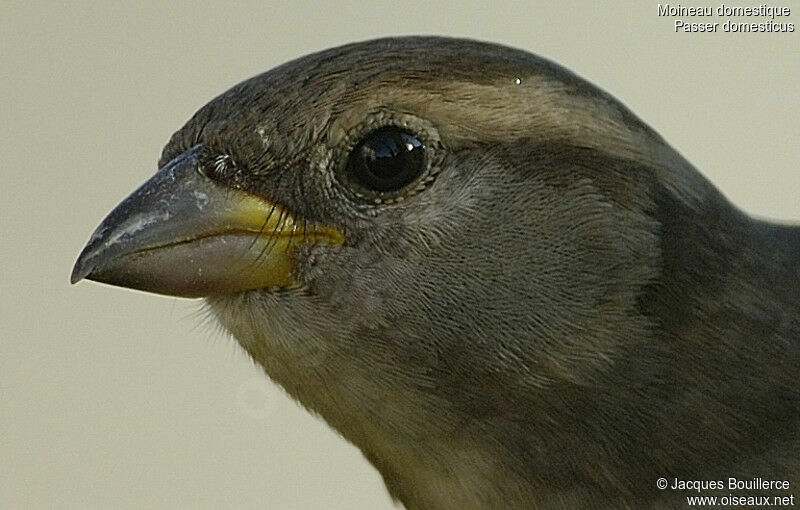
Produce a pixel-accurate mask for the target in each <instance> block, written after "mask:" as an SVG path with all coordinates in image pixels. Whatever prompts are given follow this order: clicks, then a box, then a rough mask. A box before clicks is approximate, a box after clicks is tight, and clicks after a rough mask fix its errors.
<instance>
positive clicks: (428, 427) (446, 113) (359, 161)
mask: <svg viewBox="0 0 800 510" xmlns="http://www.w3.org/2000/svg"><path fill="white" fill-rule="evenodd" d="M799 250H800V228H798V227H793V226H780V225H776V224H771V223H767V222H765V221H761V220H756V219H754V218H751V217H749V216H748V215H746V214H744V213H743V212H741V211H739V210H738V209H736V208H735V207H734V206H732V205H731V204H730V203H729V202H728V201H727V200H726V199H725V198H724V197H723V196H722V195H721V194H720V193H719V192H718V191H717V190H716V189H715V188H714V187H713V186H712V185H711V184H710V183H709V182H708V181H706V180H705V179H704V178H703V177H702V176H701V175H700V173H699V172H697V170H695V169H694V168H693V167H692V166H691V165H690V164H689V163H688V162H687V161H686V160H684V159H683V158H682V157H681V156H680V155H679V154H678V153H677V152H676V151H675V150H673V149H672V148H670V147H669V146H668V145H667V144H666V142H665V141H664V140H663V139H662V138H661V137H659V136H658V135H657V134H656V133H655V132H653V131H652V130H651V129H650V128H649V127H648V126H647V125H645V124H644V123H643V122H642V121H640V120H639V119H638V118H637V117H636V116H634V115H633V114H632V113H631V112H630V111H629V110H628V109H626V108H625V107H624V106H623V105H622V104H621V103H619V102H618V101H617V100H615V99H614V98H612V97H611V96H609V95H608V94H606V93H605V92H603V91H602V90H600V89H598V88H596V87H594V86H593V85H591V84H589V83H588V82H586V81H584V80H583V79H581V78H579V77H577V76H575V75H574V74H572V73H570V72H569V71H567V70H565V69H563V68H561V67H559V66H558V65H556V64H554V63H552V62H549V61H547V60H544V59H542V58H539V57H536V56H534V55H531V54H529V53H526V52H523V51H520V50H515V49H511V48H507V47H503V46H497V45H492V44H486V43H480V42H474V41H469V40H462V39H447V38H436V37H406V38H390V39H380V40H375V41H369V42H362V43H356V44H351V45H347V46H342V47H339V48H334V49H330V50H327V51H323V52H320V53H316V54H313V55H309V56H306V57H303V58H300V59H298V60H295V61H292V62H289V63H287V64H284V65H282V66H280V67H277V68H275V69H273V70H271V71H269V72H266V73H264V74H261V75H258V76H256V77H254V78H251V79H249V80H247V81H244V82H242V83H240V84H239V85H236V86H235V87H233V88H232V89H230V90H228V91H227V92H225V93H223V94H222V95H220V96H218V97H217V98H215V99H214V100H212V101H211V102H210V103H208V104H207V105H206V106H204V107H203V108H201V109H200V110H199V111H198V112H197V113H196V114H195V115H194V116H193V117H192V118H191V119H190V120H189V121H188V122H187V123H186V125H185V126H183V127H182V128H181V129H180V130H179V131H178V132H177V133H175V134H174V135H173V136H172V139H171V140H170V141H169V143H168V144H167V146H166V148H165V149H164V151H163V154H162V156H161V160H160V163H159V170H158V172H157V173H156V174H155V175H154V176H153V177H152V178H151V179H150V180H148V181H147V182H145V183H144V184H143V185H142V186H141V187H140V188H139V189H138V190H136V191H135V192H134V193H133V194H132V195H131V196H129V197H128V198H126V199H125V200H124V201H123V202H122V203H121V204H120V205H119V206H117V208H115V209H114V210H113V211H112V212H111V213H110V214H109V215H108V217H107V218H106V219H105V220H103V222H102V223H101V224H100V226H99V227H98V228H97V230H96V231H95V233H94V234H93V235H92V237H91V239H90V240H89V243H88V245H87V246H86V248H84V250H83V252H82V253H81V255H80V257H79V258H78V261H77V262H76V264H75V268H74V270H73V273H72V281H73V282H76V281H78V280H80V279H82V278H88V279H91V280H95V281H98V282H103V283H108V284H111V285H119V286H123V287H129V288H133V289H140V290H145V291H150V292H157V293H162V294H168V295H175V296H185V297H203V298H204V303H205V306H206V307H207V309H208V310H209V311H210V313H211V314H212V315H213V316H214V317H215V318H216V319H217V320H218V321H219V322H220V324H221V325H222V326H223V327H224V328H225V329H226V330H227V331H229V332H230V333H231V335H232V336H233V337H234V338H235V339H236V340H237V341H238V343H239V344H241V346H242V347H243V348H244V349H245V350H246V351H247V352H248V353H249V354H250V355H251V356H252V357H253V358H254V359H255V360H256V361H257V362H258V363H259V364H260V365H262V366H263V367H264V370H265V371H266V374H267V375H268V376H269V377H270V378H271V379H272V380H273V381H275V382H276V383H278V384H280V385H281V386H283V387H284V388H285V389H286V390H287V391H288V393H289V394H291V395H292V396H293V397H294V398H295V399H297V400H298V401H299V402H301V403H302V404H303V405H304V406H305V407H307V408H309V409H310V410H312V411H314V412H315V413H318V414H319V415H320V416H322V417H323V418H324V419H325V420H326V421H327V422H328V423H329V424H330V426H331V427H333V428H334V429H336V430H337V431H338V432H340V433H341V434H342V435H343V436H344V437H345V438H347V439H348V440H349V441H351V442H352V443H353V444H355V445H356V446H357V447H358V448H360V449H361V451H362V452H363V454H364V455H365V456H366V458H367V459H368V460H369V461H370V462H371V463H372V464H373V465H374V466H375V467H376V468H377V469H378V470H379V471H380V473H381V474H382V476H383V478H384V481H385V483H386V487H387V488H388V490H389V492H390V493H391V495H392V496H393V497H394V498H395V499H397V500H399V501H401V502H402V503H403V504H404V505H405V506H406V507H407V508H409V509H445V508H458V509H467V508H637V509H638V508H651V507H652V508H672V507H675V506H676V505H677V506H681V505H683V504H684V501H683V497H684V496H685V494H684V493H683V492H681V491H680V490H678V489H675V490H670V488H669V487H668V488H667V490H661V489H660V488H659V486H658V485H657V480H659V479H660V478H665V479H668V481H669V484H670V487H671V486H672V485H673V484H674V483H678V482H679V481H681V480H704V481H719V483H720V484H721V486H720V487H718V489H720V490H712V489H713V488H714V487H712V488H709V489H707V490H704V492H703V493H702V495H707V496H713V495H715V494H719V495H731V494H733V495H735V496H742V497H744V496H758V495H767V496H782V495H788V493H787V494H783V493H777V492H776V491H775V490H765V489H764V487H763V486H760V485H759V486H757V487H753V486H752V484H751V485H750V486H748V487H747V488H746V489H742V490H731V489H730V488H729V487H728V485H727V484H728V479H729V478H737V479H739V480H748V481H752V480H753V479H761V480H785V481H788V483H789V484H790V485H791V487H792V488H794V487H797V486H798V484H800V432H799V431H800V382H798V381H800V320H798V318H799V317H800V306H799V305H800V285H798V282H800V258H799V257H798V251H799ZM659 483H661V482H659ZM784 492H785V491H784Z"/></svg>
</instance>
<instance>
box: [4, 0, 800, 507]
mask: <svg viewBox="0 0 800 510" xmlns="http://www.w3.org/2000/svg"><path fill="white" fill-rule="evenodd" d="M700 3H701V4H703V2H700ZM718 4H719V2H716V3H714V2H709V3H705V4H704V5H718ZM656 5H657V3H656V2H649V1H635V2H613V4H612V3H610V2H594V1H586V2H541V3H533V2H531V3H505V2H483V3H469V2H464V1H460V2H453V3H449V4H443V3H438V2H432V1H427V2H419V1H409V0H394V1H390V2H377V1H371V2H366V3H353V4H342V5H336V6H334V5H332V4H328V3H322V2H308V3H303V2H294V3H289V2H281V3H267V2H264V3H260V2H237V3H235V4H234V3H230V4H227V5H225V6H223V5H218V6H213V5H212V4H211V3H210V2H206V3H205V4H202V5H201V4H199V3H198V4H189V3H184V4H181V3H170V4H169V6H165V5H158V4H156V3H152V2H136V3H133V2H131V5H130V6H128V7H109V6H108V5H107V3H106V2H96V3H94V4H88V3H61V2H25V3H22V2H20V3H11V4H10V3H9V2H8V0H6V1H4V2H2V4H1V5H0V108H1V110H0V176H2V177H1V179H2V181H0V193H1V194H2V196H1V197H0V218H2V242H1V244H0V250H1V251H0V254H1V256H2V259H1V260H0V271H2V279H0V392H1V393H0V508H3V509H6V508H14V509H16V508H64V509H73V508H82V509H86V508H93V509H105V508H165V509H174V508H203V509H205V508H208V509H212V508H277V509H293V508H297V509H300V508H331V509H353V508H370V509H373V508H392V503H391V502H390V500H389V498H388V496H387V495H386V493H385V490H384V488H383V485H382V482H381V480H380V477H379V476H378V474H377V472H376V471H374V470H373V469H372V468H371V467H370V466H369V465H368V464H367V463H366V462H365V461H364V460H363V459H362V457H361V454H360V453H359V452H358V451H357V450H356V449H355V448H354V447H352V446H351V445H349V444H347V443H345V442H344V441H343V440H342V439H340V438H339V437H337V436H336V435H335V434H334V433H332V432H330V431H329V430H328V428H327V426H326V425H324V424H323V423H322V422H321V421H319V420H317V419H316V418H313V417H312V416H310V415H309V414H307V413H306V412H305V411H303V410H302V409H300V408H299V407H298V406H297V405H295V404H294V403H293V402H292V401H291V400H289V399H288V398H287V397H285V396H284V395H283V394H282V392H281V391H280V390H279V389H277V388H275V387H274V386H273V385H272V384H271V383H269V382H268V381H267V380H266V379H265V378H264V377H263V376H262V374H261V373H260V372H259V370H258V369H257V368H256V367H255V366H253V364H252V363H251V362H250V361H249V360H248V359H247V358H246V357H245V356H244V355H243V354H242V353H241V352H240V350H239V348H238V347H237V346H236V345H235V343H234V342H233V341H232V340H230V339H228V338H226V337H224V336H223V335H221V334H220V333H218V332H216V331H215V330H214V328H212V327H209V326H207V325H204V324H202V320H201V318H200V317H199V316H198V314H197V313H196V311H197V309H198V308H199V306H198V303H197V302H195V301H188V300H180V299H169V298H164V297H157V296H153V295H147V294H143V293H139V292H132V291H127V290H121V289H116V288H111V287H106V286H101V285H97V284H92V283H86V282H83V283H81V284H79V285H77V286H75V287H70V286H69V285H68V276H69V272H70V269H71V266H72V263H73V261H74V260H75V257H76V256H77V254H78V251H79V250H80V249H81V247H82V246H83V243H84V242H85V241H86V239H87V238H88V236H89V234H90V232H91V231H92V230H93V229H94V227H95V226H96V225H97V223H98V222H99V221H100V219H101V218H102V217H103V216H104V215H105V214H106V212H107V211H109V209H111V207H113V206H114V205H115V204H116V203H117V202H118V201H119V200H120V199H121V198H123V197H124V196H125V195H126V194H127V193H128V192H129V191H131V190H133V188H134V187H135V186H136V185H138V184H139V183H140V182H141V181H143V180H144V179H145V178H146V177H148V176H149V175H150V174H151V173H152V172H153V171H155V162H156V158H157V156H158V154H159V151H160V150H161V146H162V144H163V143H164V142H165V141H166V140H167V138H168V137H169V135H170V134H171V133H172V132H173V131H174V130H175V129H177V128H179V127H180V126H181V124H182V123H183V122H184V121H185V120H186V119H187V118H188V117H189V116H190V115H191V114H192V113H193V112H194V111H195V110H196V109H197V108H199V107H200V106H202V105H203V104H205V103H206V102H207V101H208V100H209V99H211V98H212V97H213V96H215V95H216V94H218V93H219V92H222V91H223V90H225V89H227V88H228V87H229V86H231V85H233V84H235V83H236V82H238V81H240V80H242V79H244V78H247V77H249V76H251V75H253V74H256V73H259V72H261V71H264V70H266V69H269V68H271V67H273V66H275V65H277V64H280V63H282V62H284V61H286V60H288V59H291V58H294V57H297V56H300V55H303V54H305V53H308V52H311V51H315V50H319V49H323V48H326V47H329V46H333V45H338V44H341V43H346V42H351V41H355V40H361V39H367V38H372V37H376V36H385V35H391V34H415V33H416V34H452V35H462V36H470V37H474V38H479V39H485V40H492V41H497V42H503V43H506V44H510V45H513V46H518V47H520V48H525V49H528V50H530V51H533V52H536V53H539V54H542V55H545V56H548V57H550V58H552V59H554V60H556V61H558V62H560V63H562V64H564V65H566V66H567V67H569V68H571V69H572V70H574V71H576V72H578V73H579V74H581V75H582V76H584V77H587V78H589V79H590V80H591V81H593V82H594V83H596V84H598V85H600V86H602V87H603V88H605V89H606V90H608V91H610V92H611V93H612V94H613V95H615V96H616V97H618V98H620V99H621V100H622V101H623V102H624V103H626V104H627V105H628V106H630V107H631V108H632V109H633V110H634V111H635V112H636V113H637V114H638V115H639V116H641V117H642V118H643V119H644V120H645V121H647V122H648V123H649V124H650V125H652V126H653V127H655V129H656V130H657V131H659V132H660V133H661V134H662V135H664V136H665V137H666V138H667V140H669V141H670V142H671V143H672V144H673V145H674V146H675V147H677V148H678V150H680V151H681V152H682V153H683V154H684V155H685V156H687V157H688V158H689V160H691V161H692V162H694V163H695V164H696V165H697V167H698V168H699V169H700V170H701V171H702V172H703V173H704V174H705V175H707V176H708V177H709V178H710V179H711V180H712V181H713V182H714V183H716V184H717V185H718V186H719V187H720V188H721V189H722V190H723V192H724V193H725V194H726V195H728V196H729V197H730V198H731V199H732V200H733V201H734V202H735V203H737V204H738V205H740V206H741V207H743V208H744V209H746V210H748V211H750V212H752V213H755V214H758V215H763V216H771V217H776V218H782V219H786V220H798V219H800V172H798V170H800V156H798V139H800V127H799V124H798V117H800V104H799V102H798V99H797V96H798V92H799V91H798V83H800V57H799V56H798V55H800V38H799V37H800V35H798V34H797V33H795V34H740V35H725V34H715V35H707V34H694V35H689V34H675V33H673V32H672V20H671V19H665V18H658V17H657V16H656ZM783 5H790V6H791V7H792V8H793V9H794V10H795V11H796V14H795V15H793V16H792V18H791V21H794V22H795V23H797V24H800V4H798V2H797V1H792V2H789V3H786V2H784V3H783ZM799 29H800V27H799ZM647 483H650V481H648V482H647Z"/></svg>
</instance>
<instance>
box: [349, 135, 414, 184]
mask: <svg viewBox="0 0 800 510" xmlns="http://www.w3.org/2000/svg"><path fill="white" fill-rule="evenodd" d="M424 151H425V146H424V145H422V142H420V141H419V140H418V139H417V138H416V137H415V136H414V135H412V134H410V133H407V132H405V131H402V130H400V129H397V128H382V129H379V130H377V131H375V132H373V133H371V134H370V135H369V136H368V137H367V138H366V139H365V140H364V141H362V142H361V143H360V144H359V145H358V146H357V147H356V149H355V151H353V158H354V159H355V161H351V165H350V167H351V168H350V172H351V175H350V177H351V179H354V180H355V181H356V182H358V183H359V184H361V185H362V186H365V187H367V188H369V189H371V190H374V191H380V192H388V191H397V190H399V189H400V188H402V187H404V186H406V185H408V184H410V183H411V182H412V181H413V180H414V179H416V178H417V177H418V176H419V175H420V174H421V173H422V171H423V170H424V165H425V154H424Z"/></svg>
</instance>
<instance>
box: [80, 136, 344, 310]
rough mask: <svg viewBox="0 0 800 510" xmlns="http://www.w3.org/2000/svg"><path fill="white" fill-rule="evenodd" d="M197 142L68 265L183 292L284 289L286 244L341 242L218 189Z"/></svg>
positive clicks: (143, 286)
mask: <svg viewBox="0 0 800 510" xmlns="http://www.w3.org/2000/svg"><path fill="white" fill-rule="evenodd" d="M199 153H200V147H199V146H198V147H195V148H193V149H190V150H189V151H187V152H185V153H183V154H181V155H180V156H178V157H176V158H175V159H173V160H172V161H170V162H169V163H167V164H166V165H165V166H164V167H163V168H161V169H159V170H158V172H156V174H155V175H153V177H151V178H150V180H148V181H147V182H145V183H144V184H142V186H140V187H139V189H137V190H136V191H134V192H133V193H132V194H131V195H130V196H129V197H128V198H126V199H125V200H123V201H122V203H121V204H119V205H118V206H117V207H116V208H115V209H114V210H113V211H111V213H110V214H109V215H108V216H107V217H106V218H105V219H104V220H103V222H102V223H100V226H99V227H97V230H95V232H94V233H93V234H92V237H91V238H90V239H89V243H88V244H87V245H86V247H85V248H84V249H83V251H82V252H81V254H80V256H79V257H78V260H77V261H76V262H75V267H74V268H73V270H72V277H71V281H72V283H76V282H78V281H80V280H82V279H83V278H88V279H89V280H94V281H97V282H102V283H107V284H111V285H118V286H120V287H128V288H131V289H138V290H144V291H148V292H155V293H158V294H167V295H170V296H181V297H203V296H210V295H217V294H228V293H232V292H238V291H244V290H251V289H258V288H264V287H286V286H288V285H291V284H292V283H293V282H294V278H293V258H292V251H293V250H291V248H292V247H294V246H296V245H298V244H300V243H304V242H306V243H308V242H311V243H327V244H333V245H336V244H342V243H343V242H344V235H343V234H342V233H341V232H340V231H339V230H336V229H333V228H329V227H324V226H313V225H310V224H308V225H307V224H306V223H305V222H304V221H303V220H302V219H298V218H296V217H295V216H292V215H291V214H289V213H288V212H287V211H286V210H284V209H282V208H281V207H280V206H278V205H276V204H274V203H271V202H269V201H267V200H265V199H262V198H260V197H257V196H255V195H251V194H249V193H246V192H244V191H241V190H238V189H232V188H229V187H226V186H222V185H220V184H218V183H216V182H215V181H212V180H211V179H209V178H208V177H206V176H205V175H203V173H201V171H200V164H199V161H198V155H199Z"/></svg>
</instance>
